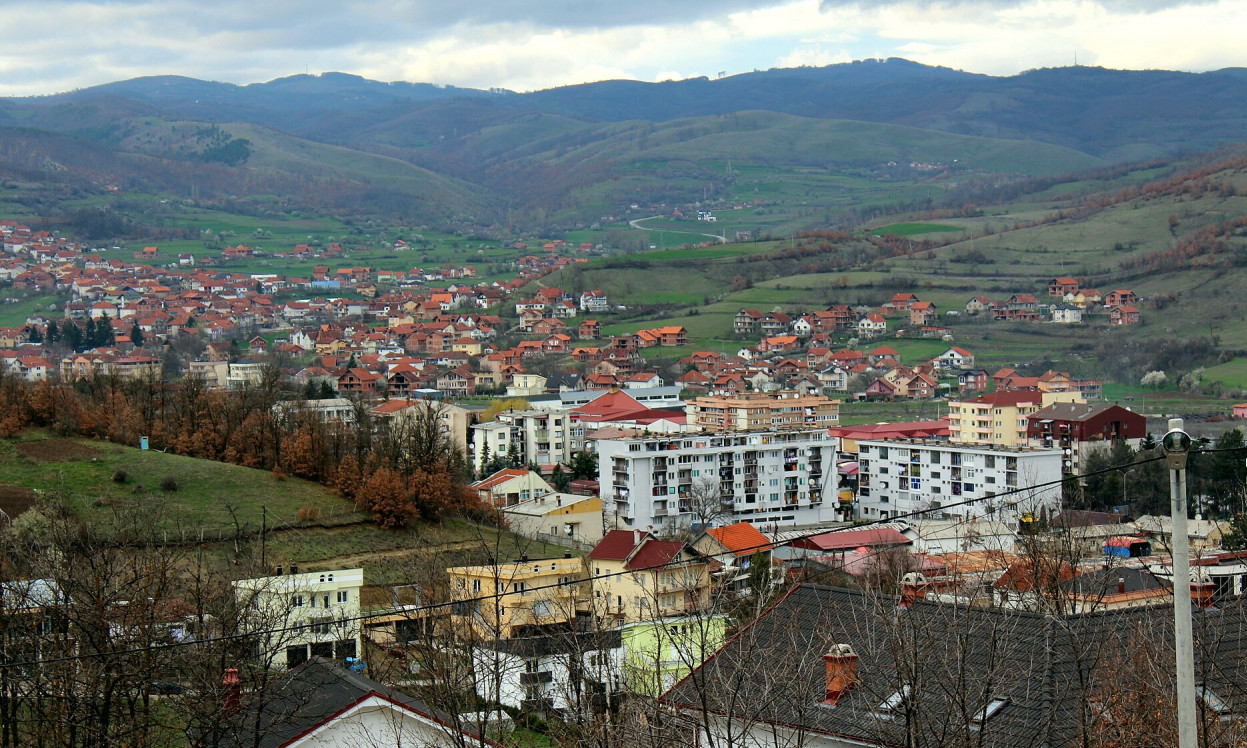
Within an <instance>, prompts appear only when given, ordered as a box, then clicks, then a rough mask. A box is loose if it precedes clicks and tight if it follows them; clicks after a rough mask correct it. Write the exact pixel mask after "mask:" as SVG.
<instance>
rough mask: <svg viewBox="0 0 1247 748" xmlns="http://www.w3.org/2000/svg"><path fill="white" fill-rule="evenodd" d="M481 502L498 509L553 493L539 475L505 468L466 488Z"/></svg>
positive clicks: (529, 471)
mask: <svg viewBox="0 0 1247 748" xmlns="http://www.w3.org/2000/svg"><path fill="white" fill-rule="evenodd" d="M468 488H469V489H471V490H473V491H476V493H477V495H478V496H480V497H481V501H484V502H486V503H487V504H490V505H492V506H496V507H498V508H502V507H507V506H512V505H513V504H518V503H520V502H521V501H528V500H529V499H535V498H537V497H538V496H544V495H546V494H548V493H554V487H553V486H551V485H550V484H549V483H546V481H545V480H544V479H542V477H541V475H540V474H538V473H535V472H533V471H531V470H525V469H524V468H505V469H503V470H499V471H498V472H496V473H494V474H493V475H490V476H488V477H486V478H482V479H481V480H478V481H476V482H475V483H472V484H471V485H469V486H468Z"/></svg>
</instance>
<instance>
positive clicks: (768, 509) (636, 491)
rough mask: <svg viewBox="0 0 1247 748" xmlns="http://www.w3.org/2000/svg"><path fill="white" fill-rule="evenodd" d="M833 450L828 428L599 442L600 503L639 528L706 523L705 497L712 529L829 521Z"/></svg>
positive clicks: (831, 516) (832, 512) (832, 517)
mask: <svg viewBox="0 0 1247 748" xmlns="http://www.w3.org/2000/svg"><path fill="white" fill-rule="evenodd" d="M836 446H837V441H836V439H835V438H833V437H832V436H830V435H829V434H828V433H827V431H826V430H825V429H816V430H809V431H785V432H764V431H755V432H745V433H735V434H669V435H655V436H649V437H637V438H626V439H601V440H598V442H597V453H598V480H599V481H600V483H601V495H602V502H603V504H604V505H605V506H606V507H608V508H609V507H611V506H612V505H613V508H614V510H615V513H616V514H617V515H618V518H619V521H620V522H621V523H622V525H621V526H626V527H628V528H638V529H645V528H646V527H649V526H653V527H654V528H661V527H662V526H663V525H667V524H672V523H681V524H686V525H687V524H691V523H694V522H701V521H703V519H705V518H706V516H707V512H706V511H705V501H706V498H707V497H706V494H707V493H710V494H711V496H710V498H711V499H713V500H717V501H718V502H720V504H721V507H720V510H721V514H720V515H719V516H718V517H716V519H715V524H722V525H727V524H732V523H734V522H742V521H743V522H750V523H752V524H754V525H757V526H759V527H762V526H768V525H779V524H788V525H791V524H799V525H806V524H816V523H820V522H831V521H834V520H836V519H837V516H836V506H837V500H836V495H835V481H836V461H835V460H836ZM698 504H700V506H699V505H698ZM711 513H712V514H713V512H711Z"/></svg>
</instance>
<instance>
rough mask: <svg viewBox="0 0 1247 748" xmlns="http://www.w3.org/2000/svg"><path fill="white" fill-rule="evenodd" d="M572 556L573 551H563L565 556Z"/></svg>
mask: <svg viewBox="0 0 1247 748" xmlns="http://www.w3.org/2000/svg"><path fill="white" fill-rule="evenodd" d="M571 557H572V552H571V551H563V558H571Z"/></svg>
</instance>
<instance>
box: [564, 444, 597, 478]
mask: <svg viewBox="0 0 1247 748" xmlns="http://www.w3.org/2000/svg"><path fill="white" fill-rule="evenodd" d="M567 467H568V470H569V471H570V473H571V479H572V480H597V478H598V461H597V458H596V457H594V456H593V454H592V453H591V452H589V451H587V450H581V451H580V452H577V453H576V454H574V455H572V459H571V462H569V463H567Z"/></svg>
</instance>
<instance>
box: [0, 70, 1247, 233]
mask: <svg viewBox="0 0 1247 748" xmlns="http://www.w3.org/2000/svg"><path fill="white" fill-rule="evenodd" d="M0 127H8V128H11V129H10V130H8V131H7V135H6V134H5V133H0V138H4V137H16V136H15V135H14V134H15V133H17V132H22V131H31V130H33V131H39V132H46V133H55V134H57V135H62V136H69V137H72V138H76V139H79V140H82V141H86V142H89V143H94V144H97V145H99V146H102V147H104V148H108V149H112V150H114V151H115V152H116V153H117V154H118V157H119V158H120V157H121V155H122V154H132V155H143V156H147V157H150V158H151V159H152V160H149V161H148V162H146V163H145V165H144V168H145V169H149V170H150V169H155V170H160V169H165V168H172V169H173V170H174V171H176V172H186V171H187V170H188V169H189V170H191V171H193V170H194V169H193V168H192V167H190V166H187V165H186V164H187V162H198V163H202V162H216V163H220V164H224V165H225V166H224V168H227V169H236V170H238V172H237V173H238V175H240V176H241V178H236V179H234V180H232V181H233V184H232V186H231V189H232V190H233V192H232V194H234V195H236V196H241V197H246V196H247V195H248V194H262V192H257V191H263V190H269V194H272V190H274V189H279V190H281V192H279V193H278V194H285V195H288V196H289V197H290V198H291V199H295V200H298V201H301V202H305V203H308V204H311V205H315V206H319V207H326V206H327V205H337V206H339V207H342V206H344V205H358V206H360V207H361V208H364V207H366V206H368V205H371V206H372V208H373V209H375V210H376V211H379V212H384V213H392V212H393V211H395V210H397V211H400V212H401V213H402V214H404V215H406V216H407V217H412V218H418V219H421V220H443V219H445V218H447V217H449V216H460V217H461V218H467V217H471V218H472V219H473V220H474V221H476V222H479V223H490V222H491V221H497V220H500V217H501V216H503V215H504V214H505V215H508V216H510V217H511V218H509V219H508V220H512V219H514V217H515V216H516V215H520V214H516V213H515V210H516V209H519V210H520V211H521V214H522V213H523V212H524V211H537V212H539V213H541V214H543V215H544V214H545V213H546V210H547V209H549V210H552V211H554V212H556V213H558V214H559V215H563V216H565V218H566V219H567V220H569V221H572V222H575V221H579V220H586V219H588V218H590V217H592V216H595V215H601V214H603V213H607V212H611V211H613V210H614V208H615V207H617V205H616V203H614V202H612V201H617V200H620V199H624V200H628V201H638V200H639V201H645V200H653V201H667V200H676V201H679V200H686V199H689V194H692V193H690V190H692V192H693V193H701V192H704V191H705V190H707V189H710V188H712V187H713V186H714V185H713V182H714V180H713V179H711V177H712V176H713V175H714V174H716V172H715V171H714V170H715V169H719V168H720V167H719V166H717V165H715V164H712V163H711V162H719V161H725V162H729V163H737V164H741V163H748V164H758V165H763V166H767V167H768V168H769V167H775V168H778V169H781V170H782V169H808V168H812V169H821V170H825V171H826V173H829V174H830V173H831V172H833V171H835V170H841V171H843V170H846V169H848V170H871V169H875V170H877V169H878V168H880V166H881V165H882V164H888V163H893V162H897V163H902V164H907V163H910V162H911V161H913V162H939V163H958V164H959V165H960V166H959V168H961V169H965V170H970V171H973V172H982V173H991V174H1005V175H1014V176H1016V175H1027V176H1038V175H1051V174H1053V173H1057V172H1060V171H1070V170H1076V169H1082V168H1088V167H1094V166H1099V165H1103V164H1105V163H1111V162H1121V161H1128V160H1142V159H1149V158H1154V157H1158V156H1162V155H1165V154H1172V153H1178V152H1183V151H1188V150H1206V149H1212V148H1216V147H1219V146H1222V145H1225V144H1228V143H1233V142H1239V141H1245V140H1247V71H1244V70H1243V69H1240V68H1231V69H1226V70H1220V71H1214V72H1209V73H1200V74H1192V73H1180V72H1170V71H1121V70H1105V69H1101V68H1089V67H1070V68H1052V69H1043V70H1033V71H1028V72H1026V73H1022V74H1020V75H1015V76H1007V77H995V76H988V75H980V74H973V73H966V72H962V71H958V70H951V69H948V68H941V67H931V66H926V65H920V64H917V63H913V62H909V61H906V60H900V59H889V60H866V61H859V62H854V63H845V64H840V65H830V66H827V67H821V68H792V69H773V70H765V71H757V72H753V73H745V74H741V75H734V76H727V77H723V78H720V79H716V80H711V79H708V78H692V79H688V80H681V81H665V82H661V83H645V82H639V81H622V80H618V81H602V82H598V83H590V84H583V85H577V86H565V87H561V88H553V89H549V90H545V91H536V92H531V93H513V92H509V91H499V90H491V91H481V90H476V89H468V88H454V87H444V86H437V85H432V84H425V83H402V82H397V83H384V82H378V81H370V80H366V79H364V78H361V77H358V76H354V75H348V74H343V73H325V74H321V75H295V76H290V77H287V78H280V79H277V80H273V81H269V82H267V83H256V84H251V85H245V86H238V85H234V84H228V83H219V82H210V81H200V80H195V79H191V78H183V77H177V76H156V77H148V78H137V79H133V80H128V81H120V82H116V83H110V84H106V85H102V86H96V87H93V88H88V89H83V90H79V91H73V92H70V93H65V94H58V95H54V96H45V97H38V98H14V99H4V100H0ZM51 143H52V141H44V142H43V143H42V144H41V148H45V149H46V148H49V147H51ZM9 151H10V152H13V149H11V148H10V149H9ZM351 154H358V155H351ZM45 155H47V157H48V158H50V159H52V160H53V161H57V162H58V163H60V162H64V163H65V166H66V168H68V169H69V170H71V172H72V170H73V168H74V164H73V161H72V159H57V158H56V153H55V152H48V153H46V154H45ZM253 157H254V160H252V159H253ZM321 158H324V159H326V160H325V161H324V162H323V163H322V162H319V161H318V159H321ZM641 162H645V163H651V162H661V163H662V164H664V166H663V168H661V169H654V170H653V171H654V172H655V173H654V174H652V175H650V176H649V177H646V176H644V175H643V174H641V173H640V172H641V171H644V170H639V169H638V168H637V166H636V165H637V164H638V163H641ZM6 163H7V164H8V167H9V172H8V174H9V175H10V176H12V175H13V174H14V171H13V170H15V169H19V167H20V168H27V167H22V166H20V165H19V164H17V163H15V162H14V161H13V160H12V159H10V161H9V162H4V161H0V176H4V169H5V167H6ZM399 164H403V166H402V167H401V168H400V167H399ZM214 168H216V167H214ZM396 170H399V171H401V172H402V174H401V176H400V175H399V171H396ZM23 173H24V174H26V175H27V176H29V174H28V173H27V172H23ZM146 178H147V179H148V181H155V182H169V181H173V182H179V183H185V181H186V180H185V179H183V178H181V177H179V178H178V179H174V180H169V179H162V178H161V177H159V176H157V175H154V174H149V175H147V177H146ZM621 180H622V181H624V182H628V190H630V192H629V191H627V190H621V189H619V186H620V184H621ZM114 181H116V180H114ZM208 181H209V182H211V181H212V180H208ZM708 184H709V185H710V187H707V185H708ZM226 191H227V190H224V189H221V190H217V192H218V193H219V194H224V193H225V192H226ZM625 193H627V194H625ZM197 194H199V195H201V196H202V195H203V194H204V193H203V192H202V190H200V191H198V192H197ZM328 194H335V195H343V194H349V195H352V196H353V197H352V198H351V199H350V200H348V201H347V202H346V203H342V202H341V201H339V200H337V199H326V195H328ZM706 194H709V193H706ZM376 198H385V199H381V200H377V199H376Z"/></svg>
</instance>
